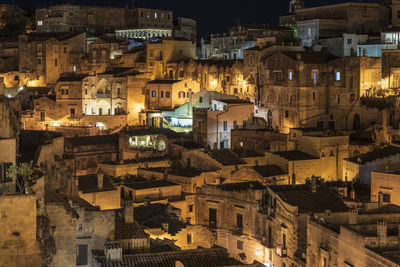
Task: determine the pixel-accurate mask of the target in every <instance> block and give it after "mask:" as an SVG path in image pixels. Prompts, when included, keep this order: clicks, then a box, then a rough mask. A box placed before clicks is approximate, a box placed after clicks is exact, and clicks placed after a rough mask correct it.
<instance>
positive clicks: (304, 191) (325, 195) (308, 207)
mask: <svg viewBox="0 0 400 267" xmlns="http://www.w3.org/2000/svg"><path fill="white" fill-rule="evenodd" d="M269 188H270V189H271V190H272V191H274V192H276V193H277V194H278V195H279V197H280V198H281V199H282V201H284V202H286V203H288V204H289V205H292V206H297V207H298V209H299V213H307V212H314V213H323V212H325V211H326V210H330V211H331V212H347V211H348V210H349V208H348V207H347V206H346V205H345V204H344V202H343V200H342V199H341V198H340V197H339V196H338V195H337V194H336V193H334V192H332V191H331V190H329V189H328V188H326V187H324V186H319V187H318V188H317V191H316V192H315V193H313V192H312V191H311V188H310V186H308V185H300V186H292V185H273V186H269Z"/></svg>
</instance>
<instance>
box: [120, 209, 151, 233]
mask: <svg viewBox="0 0 400 267" xmlns="http://www.w3.org/2000/svg"><path fill="white" fill-rule="evenodd" d="M132 208H133V207H132ZM137 238H148V235H147V234H146V233H145V232H144V230H143V227H142V226H141V225H140V224H138V223H137V222H136V221H134V222H133V223H126V222H125V221H124V218H123V215H122V210H117V211H115V240H125V239H137Z"/></svg>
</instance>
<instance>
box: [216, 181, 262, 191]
mask: <svg viewBox="0 0 400 267" xmlns="http://www.w3.org/2000/svg"><path fill="white" fill-rule="evenodd" d="M217 187H219V188H221V189H222V190H226V191H242V190H248V189H253V190H262V189H265V187H264V186H263V185H262V184H260V183H259V182H258V181H251V182H242V183H229V184H221V185H217Z"/></svg>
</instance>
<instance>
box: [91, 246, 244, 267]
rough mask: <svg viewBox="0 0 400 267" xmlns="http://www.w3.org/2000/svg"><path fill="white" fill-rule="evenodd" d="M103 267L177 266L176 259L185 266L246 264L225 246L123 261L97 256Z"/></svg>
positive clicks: (207, 266)
mask: <svg viewBox="0 0 400 267" xmlns="http://www.w3.org/2000/svg"><path fill="white" fill-rule="evenodd" d="M95 259H96V261H97V262H98V263H100V266H102V267H131V266H132V267H133V266H134V267H156V266H162V267H175V266H176V265H175V264H176V261H180V262H182V263H183V265H184V266H185V267H210V266H244V264H241V263H240V262H238V261H237V260H235V259H233V258H230V257H229V254H228V252H227V251H226V250H225V249H224V248H201V249H194V250H179V251H169V252H161V253H147V254H134V255H123V256H122V260H121V261H107V259H106V258H105V256H97V257H96V256H95Z"/></svg>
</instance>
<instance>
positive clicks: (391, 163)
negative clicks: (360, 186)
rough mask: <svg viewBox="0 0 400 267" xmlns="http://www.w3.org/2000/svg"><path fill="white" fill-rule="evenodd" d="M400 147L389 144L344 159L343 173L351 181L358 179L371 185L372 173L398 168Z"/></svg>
mask: <svg viewBox="0 0 400 267" xmlns="http://www.w3.org/2000/svg"><path fill="white" fill-rule="evenodd" d="M399 156H400V148H399V147H396V146H387V147H383V148H380V149H376V150H375V151H370V152H367V153H363V154H359V155H356V156H354V157H351V158H347V159H344V160H343V175H344V176H345V177H346V176H347V178H348V180H349V181H351V180H353V179H358V180H359V181H360V182H362V183H364V184H368V185H371V173H372V172H376V171H385V170H394V171H396V170H398V169H399V166H398V164H399V162H400V158H399Z"/></svg>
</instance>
